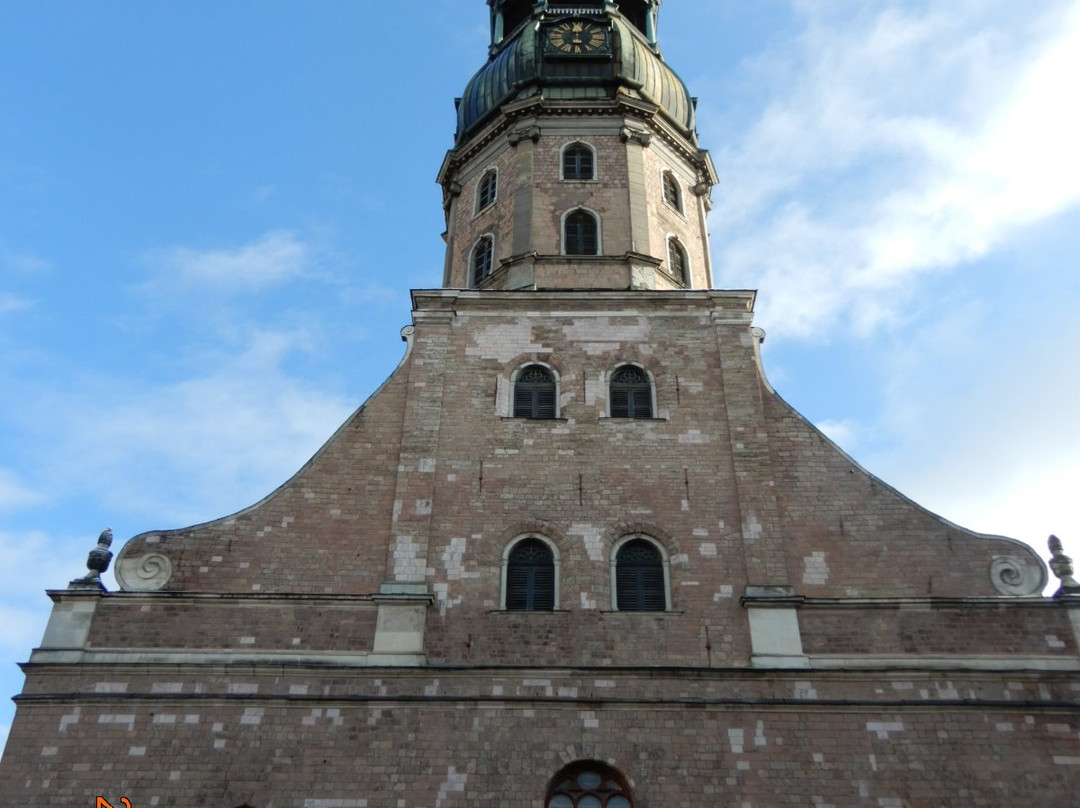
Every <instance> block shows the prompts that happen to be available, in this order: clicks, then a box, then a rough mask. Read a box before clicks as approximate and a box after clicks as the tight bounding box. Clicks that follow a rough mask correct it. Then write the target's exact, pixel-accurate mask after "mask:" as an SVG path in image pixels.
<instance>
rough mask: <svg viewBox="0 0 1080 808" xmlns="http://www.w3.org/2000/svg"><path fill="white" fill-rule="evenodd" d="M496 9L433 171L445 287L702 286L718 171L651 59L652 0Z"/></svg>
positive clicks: (688, 112) (519, 3)
mask: <svg viewBox="0 0 1080 808" xmlns="http://www.w3.org/2000/svg"><path fill="white" fill-rule="evenodd" d="M490 5H491V32H492V35H491V48H490V57H489V60H488V62H487V64H486V65H484V67H483V68H481V69H480V71H479V72H478V73H477V74H476V75H475V76H474V77H473V78H472V80H471V81H470V82H469V83H468V85H467V86H466V88H465V93H464V95H463V96H462V97H461V98H460V99H458V102H457V134H456V137H455V147H454V149H453V150H452V151H451V152H450V153H449V154H448V155H447V157H446V160H445V162H444V163H443V167H442V170H441V171H440V173H439V182H440V183H441V185H442V187H443V192H444V203H445V207H446V218H447V255H446V271H445V280H444V285H445V286H449V287H454V288H477V289H658V290H671V289H708V288H711V287H712V285H713V283H712V267H711V265H710V254H709V245H708V235H707V227H706V221H705V217H706V214H707V213H708V209H709V192H710V190H711V189H712V187H713V185H714V184H715V183H716V172H715V170H714V169H713V166H712V162H711V161H710V159H709V155H708V152H705V151H703V150H702V149H701V148H700V147H699V146H698V142H697V133H696V132H695V129H694V102H695V99H693V98H691V96H690V93H689V92H688V91H687V89H686V86H685V85H684V84H683V82H682V80H681V79H679V77H678V76H677V75H676V74H675V72H674V71H673V70H671V68H670V67H668V66H667V64H666V63H665V62H664V60H663V58H662V56H661V54H660V48H659V45H658V44H657V39H656V23H657V11H658V6H659V2H653V1H652V0H635V1H634V2H627V3H620V4H616V3H605V2H591V3H590V2H579V3H575V4H563V3H559V4H556V3H533V2H528V0H507V2H496V1H495V0H492V2H491V3H490Z"/></svg>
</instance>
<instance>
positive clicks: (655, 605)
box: [615, 539, 667, 612]
mask: <svg viewBox="0 0 1080 808" xmlns="http://www.w3.org/2000/svg"><path fill="white" fill-rule="evenodd" d="M615 599H616V608H618V610H619V611H621V612H662V611H665V610H666V609H667V594H666V590H665V588H664V562H663V559H662V558H661V556H660V551H659V550H657V549H656V547H654V546H653V545H652V544H651V543H650V542H647V541H645V540H644V539H634V540H633V541H628V542H627V543H626V544H624V545H623V546H622V547H620V548H619V554H618V555H617V556H616V559H615Z"/></svg>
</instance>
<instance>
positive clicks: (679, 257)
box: [667, 236, 690, 286]
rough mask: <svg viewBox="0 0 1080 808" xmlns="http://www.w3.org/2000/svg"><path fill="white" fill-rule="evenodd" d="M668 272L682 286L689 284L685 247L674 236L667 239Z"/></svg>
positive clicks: (687, 259)
mask: <svg viewBox="0 0 1080 808" xmlns="http://www.w3.org/2000/svg"><path fill="white" fill-rule="evenodd" d="M667 252H668V273H669V274H670V275H671V276H672V277H673V278H675V280H677V281H678V282H679V283H681V284H683V285H684V286H686V285H689V278H690V259H689V258H688V257H687V255H686V248H685V247H683V245H682V242H681V241H679V239H677V238H676V237H675V236H671V237H670V238H669V239H668V241H667Z"/></svg>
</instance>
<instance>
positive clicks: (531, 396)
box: [514, 365, 556, 418]
mask: <svg viewBox="0 0 1080 808" xmlns="http://www.w3.org/2000/svg"><path fill="white" fill-rule="evenodd" d="M555 415H556V412H555V377H554V376H553V375H552V373H551V371H549V370H548V369H547V368H545V367H542V366H541V365H529V366H528V367H526V368H522V369H521V372H520V373H518V377H517V380H516V381H515V383H514V417H515V418H554V417H555Z"/></svg>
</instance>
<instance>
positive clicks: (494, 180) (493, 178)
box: [476, 168, 499, 213]
mask: <svg viewBox="0 0 1080 808" xmlns="http://www.w3.org/2000/svg"><path fill="white" fill-rule="evenodd" d="M498 194H499V172H498V171H496V170H495V169H494V168H490V169H488V170H487V171H486V172H484V176H482V177H481V178H480V182H478V183H477V185H476V212H477V213H479V212H480V211H482V210H484V209H485V208H488V207H490V206H491V205H493V204H495V199H496V198H497V197H498Z"/></svg>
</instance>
